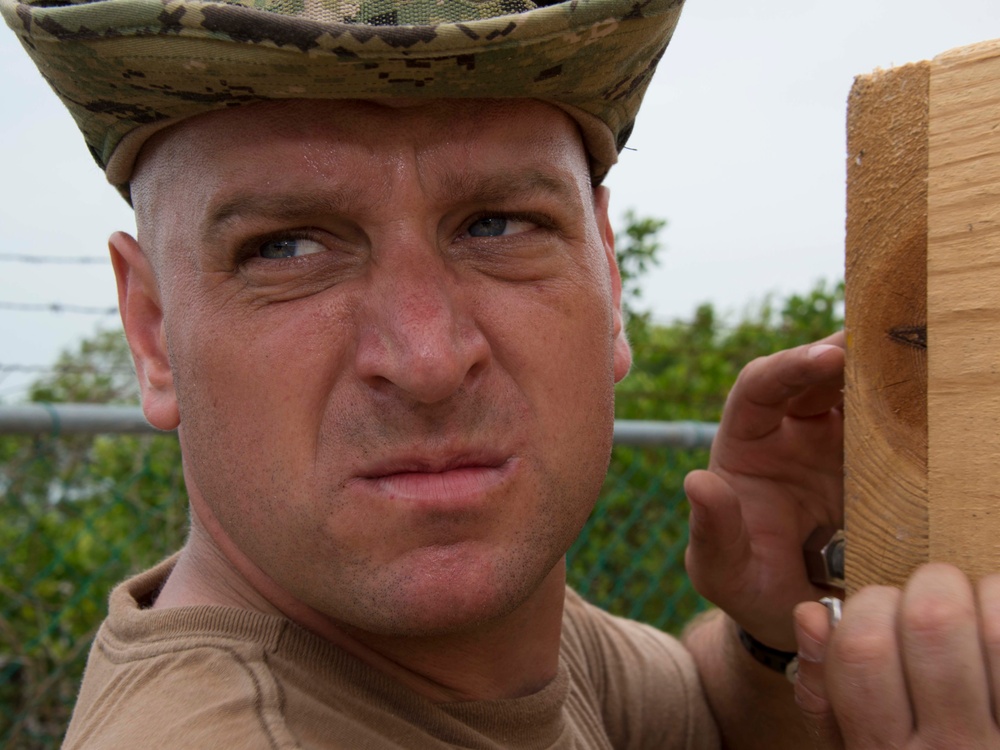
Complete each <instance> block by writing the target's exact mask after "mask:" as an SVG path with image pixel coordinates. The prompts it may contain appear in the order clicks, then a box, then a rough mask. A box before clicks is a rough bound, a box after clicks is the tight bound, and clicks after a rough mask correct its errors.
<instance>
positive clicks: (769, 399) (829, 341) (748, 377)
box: [723, 334, 844, 440]
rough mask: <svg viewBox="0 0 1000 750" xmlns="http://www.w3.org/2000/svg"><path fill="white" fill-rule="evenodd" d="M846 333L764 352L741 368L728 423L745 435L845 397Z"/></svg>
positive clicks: (740, 435)
mask: <svg viewBox="0 0 1000 750" xmlns="http://www.w3.org/2000/svg"><path fill="white" fill-rule="evenodd" d="M842 345H843V336H842V335H841V334H836V335H834V336H831V337H828V338H826V339H824V340H823V341H821V342H817V343H815V344H809V345H806V346H800V347H796V348H795V349H788V350H787V351H783V352H778V353H777V354H772V355H770V356H769V357H762V358H759V359H756V360H754V361H753V362H751V363H750V364H749V365H747V366H746V367H745V368H744V369H743V372H741V373H740V376H739V378H738V379H737V381H736V384H735V385H734V386H733V390H732V392H731V393H730V396H729V400H728V402H727V407H726V414H725V415H724V418H723V429H724V430H725V431H727V432H728V433H729V434H731V435H732V436H733V437H735V438H737V439H741V440H754V439H757V438H760V437H763V436H765V435H767V434H769V433H770V432H772V431H773V430H775V429H776V428H777V427H778V426H779V425H780V424H781V422H782V420H783V419H784V418H785V416H793V417H801V418H808V417H814V416H818V415H820V414H823V413H826V412H828V411H829V410H830V409H834V408H837V407H839V406H840V405H841V404H842V403H843V394H842V390H843V383H844V374H843V373H844V350H843V348H842Z"/></svg>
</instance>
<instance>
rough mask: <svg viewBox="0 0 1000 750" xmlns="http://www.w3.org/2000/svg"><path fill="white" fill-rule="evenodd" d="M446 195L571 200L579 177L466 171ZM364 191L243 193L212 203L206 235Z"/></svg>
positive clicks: (343, 201)
mask: <svg viewBox="0 0 1000 750" xmlns="http://www.w3.org/2000/svg"><path fill="white" fill-rule="evenodd" d="M441 187H442V188H443V191H444V195H445V196H448V197H451V198H452V199H453V197H454V196H461V197H462V199H463V200H470V201H476V202H484V203H503V202H504V201H509V200H510V199H511V198H517V197H524V196H529V195H537V194H539V193H549V194H551V195H554V196H555V197H556V198H558V199H560V200H562V201H563V202H565V203H571V202H572V201H574V200H578V199H579V190H578V188H577V183H576V180H575V178H573V177H572V176H569V175H568V174H566V173H563V172H558V173H554V174H553V173H550V172H546V171H542V170H538V169H526V170H523V171H519V172H496V173H487V174H477V173H472V172H463V173H458V174H454V173H452V174H448V175H446V176H443V177H442V178H441ZM359 197H360V196H359V195H358V194H357V193H356V192H354V191H350V190H346V189H340V190H334V191H324V192H323V193H322V194H317V193H316V192H315V191H310V192H291V193H264V192H259V191H249V192H239V193H236V194H234V195H232V196H230V197H228V198H226V199H225V200H223V201H221V202H219V203H218V204H217V205H215V206H211V207H210V208H209V211H208V213H207V215H206V217H205V220H204V222H203V224H202V227H201V234H202V237H203V238H204V239H210V238H211V237H212V236H213V235H214V234H215V233H216V232H218V231H219V229H220V228H221V227H223V226H224V225H225V224H227V223H229V222H230V221H232V220H234V219H240V218H243V217H257V216H259V217H264V218H267V219H283V220H296V219H303V218H306V217H310V216H317V215H324V214H331V213H341V212H344V211H346V210H348V208H349V206H351V205H354V206H357V204H358V201H359Z"/></svg>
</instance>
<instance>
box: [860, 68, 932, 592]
mask: <svg viewBox="0 0 1000 750" xmlns="http://www.w3.org/2000/svg"><path fill="white" fill-rule="evenodd" d="M930 70H931V64H930V63H926V62H924V63H918V64H914V65H908V66H905V67H902V68H896V69H893V70H889V71H880V72H876V73H874V74H872V75H869V76H861V77H859V78H858V79H857V80H856V81H855V83H854V87H853V89H852V90H851V94H850V99H849V102H848V123H847V130H848V161H847V269H846V307H845V329H846V332H847V372H846V383H845V445H844V452H845V529H846V532H847V540H848V541H847V548H846V561H845V568H846V579H847V587H848V592H849V593H850V592H852V591H854V590H856V589H857V588H859V587H860V586H863V585H867V584H871V583H882V584H894V585H899V584H901V583H903V581H905V580H906V578H907V577H908V576H909V573H910V571H911V570H912V569H913V568H914V567H915V566H917V565H919V564H921V563H923V562H926V561H927V559H928V508H927V429H928V428H927V357H926V348H925V347H926V325H927V306H926V284H927V276H926V269H927V266H926V253H927V169H928V140H927V136H928V94H929V79H930Z"/></svg>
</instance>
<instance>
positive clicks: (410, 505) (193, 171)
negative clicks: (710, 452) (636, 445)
mask: <svg viewBox="0 0 1000 750" xmlns="http://www.w3.org/2000/svg"><path fill="white" fill-rule="evenodd" d="M134 189H135V197H136V206H137V215H138V219H139V227H140V230H139V237H138V240H139V243H140V245H141V246H142V247H143V248H144V250H145V252H146V254H147V256H148V257H149V258H150V259H151V262H152V267H153V269H155V275H154V274H153V273H152V272H151V271H148V269H147V274H146V275H147V276H148V281H147V282H144V283H146V284H147V286H148V288H149V297H150V299H151V301H152V302H153V303H155V304H151V305H150V310H149V311H147V312H146V313H141V314H137V317H136V320H138V321H139V322H135V321H133V322H127V327H128V328H130V329H133V330H129V336H130V340H132V341H133V346H134V348H135V342H136V341H137V340H139V339H142V338H143V336H145V337H146V340H147V341H154V344H153V345H152V346H151V347H146V349H147V350H149V351H152V354H149V355H147V354H144V353H142V352H139V353H137V356H138V357H139V359H140V360H144V362H140V369H141V370H143V371H145V373H146V375H147V377H146V380H145V383H144V403H145V406H146V412H147V415H148V416H149V417H150V419H151V421H153V422H154V424H156V425H157V426H159V427H163V428H171V427H173V426H174V425H175V423H176V422H177V420H178V418H179V420H180V439H181V445H182V449H183V454H184V460H185V474H186V477H187V480H188V489H189V492H190V495H191V502H192V508H193V510H194V512H195V514H196V515H197V516H198V518H199V519H202V520H203V521H204V522H205V523H204V525H205V526H206V528H209V529H213V531H212V533H213V534H214V535H216V536H217V537H219V538H217V539H216V541H217V542H222V544H220V546H221V547H223V548H225V547H226V546H227V545H235V547H237V548H238V549H239V550H240V551H241V552H242V553H243V554H244V555H245V556H246V557H247V558H249V559H250V560H251V561H252V562H253V563H254V564H255V565H256V566H258V567H259V568H260V569H261V570H262V571H263V572H264V573H265V574H267V576H269V577H270V578H271V579H272V580H273V581H274V582H275V583H277V584H278V585H279V586H280V587H281V588H282V589H284V590H285V591H286V592H288V593H290V594H291V595H292V596H294V597H296V598H297V599H299V600H300V601H301V602H303V603H305V604H307V605H309V606H310V607H312V608H314V609H315V610H317V611H318V612H320V613H322V614H324V615H325V616H327V617H330V618H333V619H334V620H336V621H340V622H343V623H345V624H348V625H351V626H354V627H358V628H362V629H364V630H368V631H371V632H378V633H383V634H418V633H435V632H449V631H453V630H456V629H461V628H465V627H468V626H470V625H472V624H477V623H481V622H485V621H489V620H490V619H493V618H496V617H498V616H501V615H503V614H506V613H508V612H510V611H512V610H513V609H514V608H516V606H517V605H518V604H519V603H520V602H522V601H524V600H525V598H526V597H527V596H528V595H529V594H530V593H531V592H532V591H534V590H535V588H536V587H537V586H538V585H539V583H540V582H541V581H542V580H543V579H544V578H545V577H546V576H547V575H549V574H550V572H551V571H552V570H553V567H554V566H555V565H557V564H558V563H559V561H560V559H561V558H562V556H563V554H564V552H565V550H566V549H567V548H568V546H569V544H570V543H571V542H572V540H573V538H574V537H575V535H576V534H577V533H578V532H579V530H580V527H581V526H582V524H583V522H584V520H585V518H586V516H587V514H588V513H589V511H590V509H591V506H592V504H593V501H594V499H595V498H596V496H597V493H598V491H599V489H600V486H601V483H602V480H603V477H604V473H605V471H606V469H607V459H608V453H609V449H610V439H611V430H612V418H613V409H612V391H613V384H614V382H615V380H616V379H618V378H620V377H622V376H623V375H624V373H625V371H626V370H627V369H628V364H629V355H628V347H627V344H625V342H624V339H623V337H622V335H621V319H620V315H619V314H618V305H619V291H620V290H619V282H618V276H617V272H616V271H615V269H614V262H613V250H612V247H611V233H610V230H609V229H608V226H607V216H606V205H605V200H606V196H605V195H604V193H603V192H602V191H597V193H596V196H595V192H594V191H593V190H592V189H591V187H590V182H589V176H588V172H587V163H586V156H585V154H584V151H583V147H582V145H581V142H580V138H579V136H578V134H577V132H576V129H575V126H574V125H573V123H572V121H571V120H570V119H569V118H568V117H567V116H566V115H565V114H563V113H562V112H560V111H559V110H557V109H556V108H554V107H550V106H548V105H544V104H541V103H538V102H524V101H522V102H506V103H500V102H481V101H464V102H463V101H450V102H434V103H431V104H423V105H419V106H408V107H386V106H382V105H378V104H374V103H370V102H369V103H364V102H357V103H344V102H340V103H336V102H334V103H319V102H304V101H303V102H292V103H281V104H267V105H255V106H254V107H249V108H243V109H239V110H232V111H227V112H221V113H216V114H212V115H208V116H203V117H201V118H196V119H193V120H190V121H187V122H185V123H182V124H181V125H179V126H175V127H174V128H172V129H171V130H169V131H167V132H166V133H165V134H164V135H163V136H162V137H160V138H158V139H157V140H156V141H155V142H154V143H153V144H152V145H151V146H149V147H147V149H146V151H145V152H144V156H143V160H142V162H141V163H140V167H139V171H138V173H137V179H136V181H135V182H134ZM139 278H144V277H143V276H142V273H141V272H140V274H139ZM138 307H139V306H134V307H133V310H135V309H137V308H138ZM159 310H161V311H162V320H161V319H160V318H159V312H158V311H159ZM128 320H129V316H128V315H126V321H128ZM143 327H145V329H144V332H143ZM161 334H162V335H161ZM155 340H159V341H160V342H161V344H160V346H161V347H162V348H163V349H165V355H164V356H162V357H160V356H158V355H157V352H156V351H153V350H155V349H156V344H155ZM139 348H140V349H141V348H142V347H139ZM161 353H162V352H161ZM167 368H169V370H168V369H167ZM150 373H152V375H151V376H150ZM158 373H159V374H158ZM164 373H165V374H164Z"/></svg>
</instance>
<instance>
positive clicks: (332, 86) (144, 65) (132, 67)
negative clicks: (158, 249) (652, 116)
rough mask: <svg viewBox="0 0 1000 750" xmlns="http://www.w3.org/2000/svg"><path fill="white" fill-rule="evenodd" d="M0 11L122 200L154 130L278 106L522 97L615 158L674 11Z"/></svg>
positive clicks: (525, 5)
mask: <svg viewBox="0 0 1000 750" xmlns="http://www.w3.org/2000/svg"><path fill="white" fill-rule="evenodd" d="M544 1H545V0H535V1H534V2H533V1H532V0H228V1H227V2H219V1H217V0H208V1H205V0H91V1H90V2H86V1H84V2H75V1H74V0H0V11H2V13H3V16H4V19H5V20H6V22H7V24H8V25H9V26H10V27H11V28H12V29H14V31H15V32H16V33H17V34H18V36H19V37H20V40H21V43H22V44H23V45H24V47H25V49H26V50H27V52H28V54H29V55H30V56H31V57H32V59H33V60H34V62H35V64H36V65H37V66H38V69H39V70H40V71H41V73H42V75H43V76H44V77H45V79H46V80H47V81H48V82H49V84H50V85H51V86H52V88H53V89H54V90H55V92H56V93H57V94H58V95H59V97H60V98H61V99H62V101H63V103H64V104H65V105H66V106H67V108H68V109H69V111H70V113H71V114H72V115H73V117H74V119H75V120H76V122H77V124H78V126H79V127H80V130H81V131H83V135H84V138H85V139H86V142H87V145H88V146H89V148H90V151H91V153H92V154H93V156H94V158H95V159H96V160H97V162H98V164H99V165H100V166H101V167H102V168H103V169H105V171H106V173H107V177H108V180H109V181H110V182H111V183H112V184H114V185H116V186H117V187H118V188H119V190H121V191H122V193H123V194H124V195H126V197H127V196H128V182H129V179H130V178H131V174H132V169H133V167H134V163H135V159H136V157H137V155H138V153H139V150H140V148H141V147H142V144H143V143H144V142H145V141H146V140H147V139H148V138H149V137H150V136H151V135H152V134H153V133H155V132H156V131H157V130H160V129H162V128H164V127H166V126H168V125H170V124H171V123H174V122H177V121H178V120H180V119H184V118H187V117H191V116H193V115H197V114H200V113H203V112H208V111H211V110H214V109H220V108H225V107H233V106H239V105H243V104H248V103H252V102H256V101H262V100H270V99H284V98H313V99H378V98H395V97H407V98H420V97H426V98H460V97H477V98H505V97H517V98H535V99H541V100H544V101H548V102H551V103H553V104H555V105H556V106H559V107H561V108H562V109H564V110H565V111H566V112H568V113H569V114H570V115H571V116H572V117H573V118H574V119H575V120H576V121H577V123H578V124H579V125H580V129H581V132H582V134H583V137H584V141H585V143H586V146H587V149H588V152H589V155H590V159H591V170H592V173H593V175H594V177H595V179H596V180H599V179H601V178H602V177H603V176H604V174H605V173H606V172H607V170H608V169H609V168H610V167H611V165H612V164H613V163H614V162H615V161H616V160H617V154H618V152H619V151H620V150H621V149H622V147H623V146H624V145H625V142H626V140H627V138H628V136H629V134H630V132H631V130H632V125H633V123H634V121H635V117H636V114H637V112H638V110H639V104H640V102H641V99H642V95H643V94H644V93H645V90H646V87H647V85H648V84H649V80H650V78H651V76H652V74H653V71H654V69H655V68H656V64H657V62H659V59H660V57H661V56H662V55H663V52H664V50H665V49H666V46H667V43H668V42H669V40H670V36H671V34H672V33H673V29H674V26H675V25H676V23H677V19H678V17H679V15H680V10H681V6H682V5H683V0H566V1H565V2H560V3H557V4H549V5H545V4H543V3H544Z"/></svg>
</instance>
